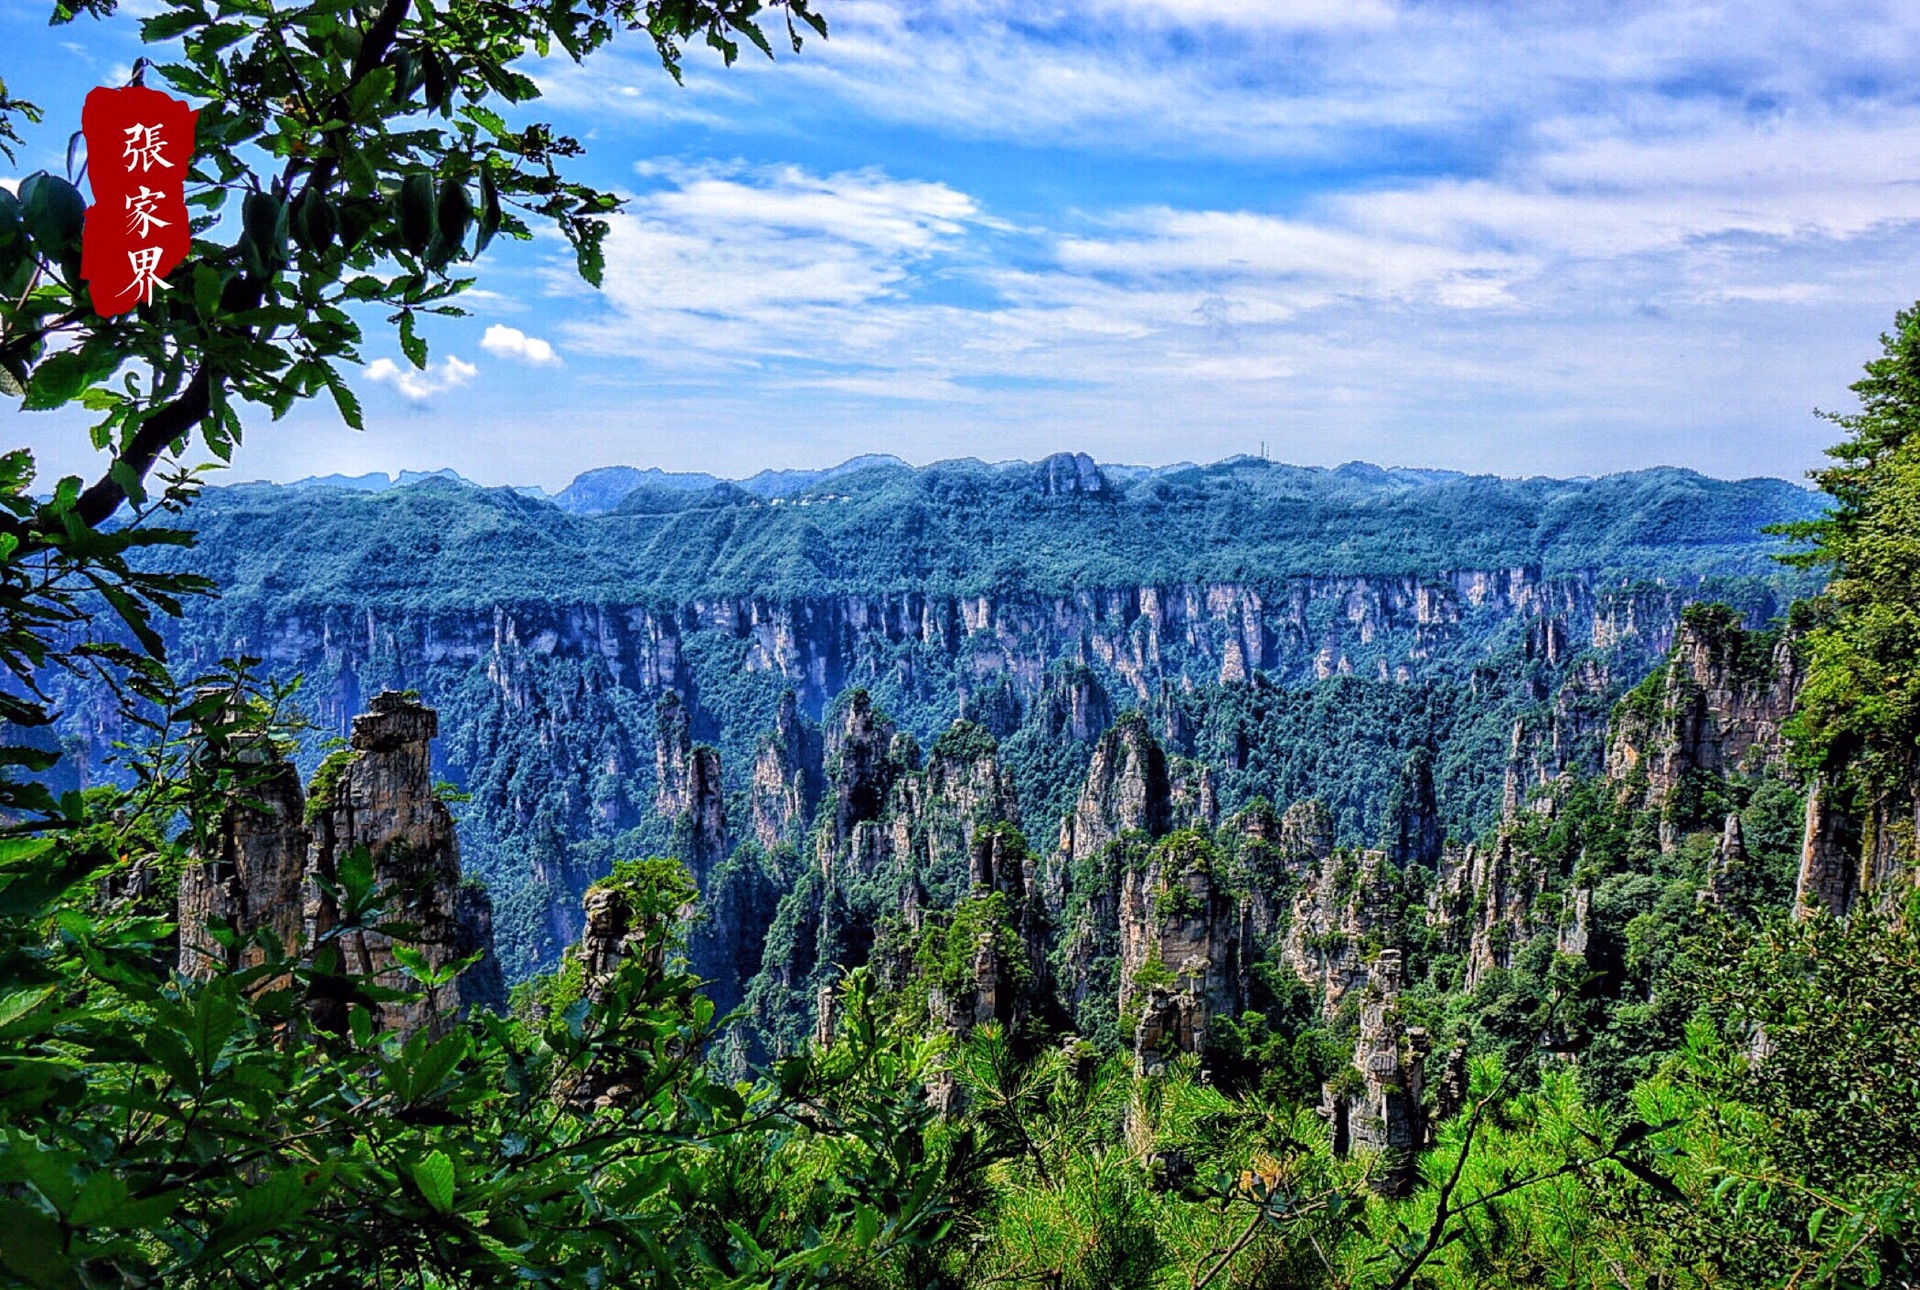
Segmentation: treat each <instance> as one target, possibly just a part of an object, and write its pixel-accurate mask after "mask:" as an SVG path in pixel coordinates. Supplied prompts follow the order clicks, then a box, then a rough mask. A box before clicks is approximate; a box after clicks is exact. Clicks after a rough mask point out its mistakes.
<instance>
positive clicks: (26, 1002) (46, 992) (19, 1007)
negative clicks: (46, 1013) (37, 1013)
mask: <svg viewBox="0 0 1920 1290" xmlns="http://www.w3.org/2000/svg"><path fill="white" fill-rule="evenodd" d="M53 991H54V987H53V986H50V985H49V986H42V987H41V988H39V989H37V990H35V989H27V990H15V991H13V992H12V993H11V994H7V995H4V996H0V1032H4V1031H5V1030H6V1028H7V1027H8V1026H11V1025H12V1024H13V1023H14V1022H16V1021H18V1020H20V1019H21V1018H22V1017H24V1016H26V1015H27V1014H28V1013H30V1012H32V1011H33V1010H34V1009H35V1008H38V1007H39V1006H40V1005H41V1004H43V1003H45V1002H46V1001H47V1000H48V999H49V998H51V997H52V996H53Z"/></svg>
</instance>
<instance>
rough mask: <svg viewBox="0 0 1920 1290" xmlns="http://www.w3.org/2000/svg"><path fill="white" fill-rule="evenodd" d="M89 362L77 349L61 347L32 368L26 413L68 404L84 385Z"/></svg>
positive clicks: (28, 383)
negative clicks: (56, 352) (61, 348)
mask: <svg viewBox="0 0 1920 1290" xmlns="http://www.w3.org/2000/svg"><path fill="white" fill-rule="evenodd" d="M91 372H92V364H90V363H89V362H87V359H86V356H85V355H84V354H82V353H81V351H79V350H77V349H63V350H61V351H60V352H59V353H58V354H53V355H50V356H49V357H48V358H47V359H46V360H45V361H44V362H42V363H41V364H40V365H39V366H37V367H35V368H34V369H33V375H32V376H31V377H29V378H28V380H27V401H26V404H25V407H26V409H27V410H28V411H29V412H41V411H46V410H48V409H50V408H57V407H60V406H62V405H63V404H67V403H71V402H73V400H74V399H76V398H78V397H79V395H80V391H81V390H83V389H85V388H86V387H87V382H88V377H89V376H90V375H91Z"/></svg>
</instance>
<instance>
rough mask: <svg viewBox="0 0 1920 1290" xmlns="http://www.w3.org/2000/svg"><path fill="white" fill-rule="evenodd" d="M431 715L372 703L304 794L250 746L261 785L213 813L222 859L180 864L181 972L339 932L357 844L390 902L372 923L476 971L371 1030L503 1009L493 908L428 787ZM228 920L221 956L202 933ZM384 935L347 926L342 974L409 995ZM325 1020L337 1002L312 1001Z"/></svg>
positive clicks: (335, 1020) (245, 959) (308, 944)
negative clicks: (262, 945)
mask: <svg viewBox="0 0 1920 1290" xmlns="http://www.w3.org/2000/svg"><path fill="white" fill-rule="evenodd" d="M436 731H437V721H436V717H435V714H434V712H433V710H432V709H430V708H427V707H424V706H422V705H421V704H420V703H419V702H418V701H417V700H416V699H414V698H412V697H411V696H408V695H402V694H395V693H383V694H380V695H377V696H375V698H374V699H373V700H372V702H371V703H370V704H369V711H368V712H367V713H365V714H364V715H362V716H359V717H356V718H355V719H354V721H353V737H352V742H351V748H350V750H348V751H344V752H340V753H336V754H334V755H333V756H332V757H330V758H329V759H328V760H327V762H326V763H325V764H324V765H323V766H322V767H321V771H320V773H319V774H318V775H317V776H316V777H315V779H314V783H313V785H312V788H311V793H310V795H309V794H303V793H302V792H301V789H300V784H299V780H298V777H297V776H296V775H295V774H294V771H293V768H292V767H291V766H290V765H287V764H286V763H285V762H283V761H280V760H279V755H278V753H277V752H276V751H274V750H271V749H270V748H267V747H265V746H262V748H261V749H260V761H261V766H262V773H261V776H260V781H259V786H258V787H255V788H250V789H249V790H248V793H247V797H248V800H246V801H243V802H239V803H236V804H235V806H233V807H232V808H230V809H229V810H228V812H227V813H226V816H225V817H224V819H223V825H222V829H221V832H220V843H219V845H220V853H219V854H218V855H216V856H211V857H207V858H206V859H204V860H203V861H202V862H201V863H200V864H198V865H195V866H193V867H191V868H190V869H189V870H188V871H187V872H186V873H185V874H184V875H183V876H182V880H181V887H180V904H179V925H180V945H181V970H182V971H184V972H187V973H189V974H190V975H207V974H209V973H210V972H211V971H212V970H214V968H215V967H216V966H217V965H218V963H219V962H220V961H222V960H226V961H229V962H235V963H239V964H245V963H249V962H257V961H258V959H259V955H260V951H259V950H258V948H257V947H252V946H249V945H247V944H246V938H248V937H251V936H252V935H253V934H254V933H255V932H256V931H260V930H263V929H264V930H267V931H271V932H272V933H273V934H274V935H275V936H276V937H278V938H279V939H280V941H281V943H282V944H283V945H284V946H285V947H286V948H288V949H289V950H296V951H297V952H301V953H311V951H312V947H313V946H315V945H317V944H318V943H319V942H320V940H321V938H322V937H323V936H325V935H326V934H328V933H329V932H332V931H333V930H334V929H335V928H336V927H339V926H340V925H341V921H342V919H341V907H340V904H339V899H338V892H339V891H340V889H341V883H342V865H343V863H345V862H346V861H347V860H348V859H349V858H350V857H352V856H354V855H357V854H358V853H360V852H361V851H363V850H364V852H365V853H366V855H367V856H368V858H369V859H370V861H371V866H372V879H373V882H374V884H375V886H376V888H378V889H379V890H381V891H383V892H384V893H385V894H386V896H387V902H388V903H387V904H386V906H385V907H384V918H383V920H382V921H383V922H388V923H392V924H395V925H398V926H404V927H406V928H408V929H409V931H408V934H407V936H406V941H405V943H406V944H409V945H411V946H413V947H415V948H417V949H418V950H420V951H421V953H422V954H423V956H424V957H425V959H426V961H427V963H428V965H429V966H430V967H432V968H435V969H438V968H442V967H445V966H446V965H447V964H449V963H451V962H453V961H454V960H456V959H458V958H461V957H465V956H466V955H469V954H472V953H476V952H479V953H482V954H483V955H484V958H483V961H482V963H481V964H479V965H477V967H476V968H474V969H469V971H468V972H467V973H465V974H463V975H462V977H461V978H459V979H458V980H456V981H455V982H452V983H449V984H447V985H444V986H440V987H438V988H435V989H433V990H430V991H428V992H426V993H425V994H424V995H423V996H421V997H419V998H417V999H415V1000H413V1001H410V1002H406V1003H394V1004H386V1005H383V1006H382V1014H381V1022H382V1024H383V1025H386V1026H388V1027H390V1028H393V1029H397V1030H400V1031H403V1032H406V1033H412V1032H413V1031H417V1030H423V1029H424V1030H429V1031H435V1032H437V1031H440V1030H444V1029H445V1028H446V1027H447V1026H448V1025H450V1024H451V1023H452V1021H453V1019H454V1017H455V1016H456V1015H457V1014H458V1011H459V1009H460V1007H461V1006H462V1005H463V1004H473V1003H487V1004H494V1003H497V1002H502V1001H503V999H502V996H503V994H504V988H503V986H502V984H501V982H500V976H499V967H498V964H497V963H494V962H491V929H492V907H491V905H490V903H489V902H488V901H487V899H486V894H485V892H484V891H482V890H480V889H478V888H475V887H471V886H468V887H463V886H462V885H461V875H460V850H459V844H458V843H457V841H456V840H455V838H454V829H453V817H452V816H451V815H450V814H449V813H448V812H447V808H446V806H445V804H444V803H442V802H441V800H440V798H439V795H438V794H437V793H436V792H435V791H434V781H433V775H432V764H431V763H432V758H431V753H430V751H429V749H430V745H431V743H432V740H433V738H434V735H435V733H436ZM216 920H218V921H223V922H226V923H228V924H229V925H231V926H232V927H233V928H234V930H235V931H236V932H237V933H238V934H239V937H240V938H241V943H240V944H239V945H238V946H237V947H236V948H235V950H233V951H232V952H231V953H229V952H227V951H223V950H221V949H220V948H219V946H218V944H217V942H215V940H214V938H213V937H212V935H211V933H210V926H211V924H212V923H213V922H214V921H216ZM394 947H395V941H394V940H393V938H392V937H391V936H390V935H389V934H387V933H385V932H380V931H375V930H373V929H372V928H366V927H363V928H357V929H355V930H352V931H350V932H349V933H348V934H347V935H346V936H345V937H344V938H342V941H341V948H342V951H343V954H344V958H345V963H344V967H345V968H346V970H348V971H351V972H357V973H364V974H369V975H372V976H373V977H374V979H375V982H376V984H378V985H380V986H382V987H386V988H390V989H399V990H406V989H411V988H414V983H413V982H412V980H411V978H409V977H408V976H407V975H406V974H405V973H404V972H403V971H401V970H400V968H399V966H398V964H397V962H396V960H395V957H394ZM319 1006H320V1008H321V1009H322V1012H323V1013H325V1014H326V1015H322V1016H321V1017H320V1020H321V1021H322V1023H323V1024H329V1025H337V1024H343V1022H344V1016H341V1015H334V1013H335V1012H336V1011H337V1009H338V1007H339V1005H338V1004H337V1003H327V1002H323V1003H322V1004H320V1005H319Z"/></svg>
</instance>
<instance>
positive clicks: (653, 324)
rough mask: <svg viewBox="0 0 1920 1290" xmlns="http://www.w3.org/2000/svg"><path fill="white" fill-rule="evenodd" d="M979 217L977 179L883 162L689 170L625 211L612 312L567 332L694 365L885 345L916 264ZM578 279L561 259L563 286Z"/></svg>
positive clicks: (612, 255)
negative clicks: (967, 190)
mask: <svg viewBox="0 0 1920 1290" xmlns="http://www.w3.org/2000/svg"><path fill="white" fill-rule="evenodd" d="M979 220H980V213H979V211H978V209H977V208H976V206H975V204H974V202H973V200H972V199H971V198H969V197H968V196H966V195H965V194H964V193H960V192H957V191H955V190H954V189H952V188H949V187H947V186H946V185H944V184H934V183H924V182H917V181H906V180H897V179H892V178H889V177H888V176H885V175H882V174H879V173H876V172H871V171H855V172H847V173H842V174H834V175H826V176H816V175H812V174H809V173H807V172H805V171H803V170H800V169H799V168H797V167H791V166H786V167H777V168H772V169H766V170H757V171H746V170H737V169H733V170H697V171H690V172H684V173H682V174H680V175H679V176H678V179H677V182H674V183H671V184H670V185H669V186H667V187H665V188H662V189H660V190H657V191H655V192H651V193H647V194H644V195H642V196H640V197H637V198H635V199H634V200H633V201H632V202H631V203H630V204H629V206H628V208H627V210H626V212H625V213H623V214H621V215H617V216H615V217H614V218H613V220H612V231H611V232H610V233H609V235H608V238H607V275H606V286H605V288H604V290H603V291H602V292H601V293H600V297H601V300H602V302H603V304H604V305H605V306H606V309H607V312H608V314H609V315H610V316H608V317H604V318H602V319H599V320H596V321H589V322H575V323H573V324H571V325H569V326H568V327H567V332H568V335H569V337H570V338H571V339H572V340H573V341H574V342H575V343H576V344H578V345H580V346H582V347H584V348H587V349H589V350H592V351H594V352H598V353H608V352H615V353H632V352H636V351H644V352H649V353H651V354H653V355H654V356H655V357H656V358H659V359H661V360H663V361H671V362H675V363H687V362H691V363H694V364H695V365H710V364H727V365H737V364H740V363H749V364H757V363H761V362H764V361H766V360H769V359H772V358H776V357H781V356H786V357H795V356H801V357H816V356H818V357H827V355H825V354H823V353H822V350H823V349H831V350H842V349H844V350H847V351H854V350H867V349H872V348H874V347H884V346H885V345H886V344H887V343H888V337H889V335H890V334H891V332H892V330H893V324H892V322H891V321H890V307H891V306H894V305H897V304H899V303H900V302H901V300H902V299H903V293H904V292H905V291H906V290H907V288H909V287H910V286H912V285H915V278H914V275H915V274H916V272H918V271H919V270H921V269H923V268H924V267H925V266H926V265H928V264H929V263H931V262H933V261H934V260H935V259H936V258H937V257H939V256H940V255H941V253H943V252H945V251H949V250H952V249H954V248H957V247H958V246H959V245H960V244H961V243H962V242H963V241H964V237H965V234H966V232H967V231H968V229H969V228H971V227H973V226H974V225H975V224H977V223H978V222H979ZM569 279H570V275H569V274H568V273H566V272H565V271H561V272H559V273H556V274H555V275H554V278H553V285H554V287H555V289H558V290H564V289H567V288H568V283H569Z"/></svg>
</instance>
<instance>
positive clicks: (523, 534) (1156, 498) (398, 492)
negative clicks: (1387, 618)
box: [188, 454, 1821, 611]
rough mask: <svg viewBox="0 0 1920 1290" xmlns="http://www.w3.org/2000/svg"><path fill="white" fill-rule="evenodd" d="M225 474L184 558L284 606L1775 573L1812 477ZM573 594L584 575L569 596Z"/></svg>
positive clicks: (1277, 468) (890, 471) (944, 468)
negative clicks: (593, 482)
mask: <svg viewBox="0 0 1920 1290" xmlns="http://www.w3.org/2000/svg"><path fill="white" fill-rule="evenodd" d="M299 491H300V495H299V496H298V497H291V496H289V495H288V494H287V492H286V490H283V489H280V488H277V487H275V486H272V485H238V486H234V487H231V488H223V489H215V490H209V492H208V493H207V494H206V495H205V496H204V497H203V498H202V499H201V502H200V503H199V504H198V505H196V507H195V509H194V511H193V514H192V517H191V523H192V524H193V526H194V527H195V528H196V529H197V530H198V531H199V532H200V533H202V534H203V537H204V540H203V541H202V543H201V549H200V550H199V551H198V552H196V553H195V554H194V555H192V556H191V557H188V559H189V560H190V562H191V563H192V564H193V566H194V567H195V568H196V569H197V570H198V571H200V572H203V573H207V574H209V575H210V576H213V577H215V578H216V579H218V580H219V582H220V585H221V586H222V587H223V588H224V589H225V594H226V595H227V596H228V597H229V598H236V599H240V600H242V601H245V602H248V603H258V604H259V605H261V606H263V607H265V608H268V609H270V610H273V611H283V610H288V609H294V608H298V607H301V606H302V605H315V604H319V605H326V604H330V603H334V602H336V601H338V600H339V599H341V598H343V597H348V598H351V599H352V600H353V601H355V602H356V603H361V604H365V605H368V606H371V607H375V608H379V609H424V610H457V609H470V608H476V607H491V606H493V605H496V604H503V603H504V604H513V603H526V602H533V603H545V602H552V601H554V600H557V599H560V600H570V601H573V602H576V603H596V602H608V601H611V602H616V603H654V604H660V603H672V604H679V603H685V602H689V601H693V600H697V599H700V598H703V597H712V596H761V597H769V598H791V597H798V596H810V595H818V594H823V593H826V594H875V593H878V594H886V593H893V592H909V591H910V592H917V593H920V594H923V595H931V596H940V595H957V596H967V595H980V594H984V593H989V592H993V591H1002V590H1014V589H1018V590H1024V591H1032V592H1037V593H1043V594H1052V593H1059V592H1067V591H1074V590H1078V589H1083V588H1100V587H1122V586H1140V585H1154V584H1171V583H1209V582H1219V581H1229V582H1253V583H1255V584H1260V585H1269V586H1270V585H1274V584H1277V583H1279V582H1282V581H1284V580H1287V579H1291V578H1298V577H1353V576H1374V575H1397V574H1414V575H1420V576H1426V577H1433V576H1439V575H1442V574H1449V573H1453V572H1456V571H1461V570H1504V569H1514V568H1523V567H1524V568H1532V569H1537V570H1539V572H1540V574H1541V575H1542V576H1546V577H1555V576H1559V575H1562V574H1567V573H1574V572H1583V573H1589V574H1592V575H1594V576H1596V577H1598V578H1601V579H1618V578H1620V577H1627V578H1635V579H1637V578H1650V579H1651V578H1664V579H1667V580H1669V581H1676V580H1680V579H1684V578H1690V577H1702V576H1711V577H1735V576H1756V575H1766V574H1768V573H1769V572H1771V571H1772V569H1771V566H1770V564H1769V561H1768V557H1769V556H1770V555H1771V554H1772V553H1773V552H1774V550H1775V549H1776V544H1775V543H1774V542H1773V541H1771V540H1770V539H1768V538H1766V537H1765V536H1764V535H1762V534H1761V533H1760V531H1759V529H1760V527H1761V526H1762V525H1764V524H1766V523H1769V522H1775V521H1780V520H1791V519H1805V518H1811V517H1812V516H1814V515H1815V514H1817V513H1818V512H1819V511H1820V509H1821V502H1820V500H1819V498H1818V496H1817V495H1815V494H1812V493H1809V492H1808V491H1807V490H1805V489H1802V488H1798V487H1795V486H1794V485H1791V484H1788V483H1786V482H1785V481H1782V480H1777V479H1751V480H1743V481H1738V482H1730V481H1723V480H1714V479H1709V478H1706V477H1704V476H1701V475H1697V474H1694V473H1693V472H1690V471H1683V470H1675V469H1669V468H1660V469H1654V470H1646V471H1638V472H1634V473H1630V474H1624V475H1611V476H1607V477H1605V478H1601V479H1593V480H1551V479H1539V478H1535V479H1523V480H1509V479H1500V478H1496V477H1492V476H1465V475H1453V474H1449V473H1446V472H1427V471H1418V472H1416V471H1387V470H1382V469H1380V468H1378V467H1373V466H1366V465H1363V464H1359V463H1355V464H1352V465H1348V466H1343V467H1340V468H1339V469H1337V470H1321V469H1308V468H1302V467H1291V466H1282V465H1279V464H1276V463H1271V462H1267V461H1263V460H1259V459H1255V458H1235V459H1233V460H1231V461H1228V462H1222V463H1219V464H1217V465H1213V466H1206V467H1192V468H1188V469H1184V470H1178V471H1174V472H1171V473H1167V474H1154V475H1151V476H1148V477H1145V478H1141V479H1137V480H1128V479H1126V478H1125V477H1124V476H1118V475H1116V476H1110V475H1107V474H1106V473H1104V472H1103V471H1101V470H1100V469H1099V468H1097V467H1095V466H1094V463H1093V462H1092V461H1091V460H1090V459H1087V458H1085V457H1084V456H1081V457H1078V458H1075V457H1068V456H1066V455H1065V454H1062V455H1061V456H1060V457H1055V458H1049V459H1048V460H1047V461H1046V462H1042V463H1040V464H1039V465H1037V466H1036V465H1029V464H1025V463H1014V464H1006V465H1000V466H987V465H983V464H981V463H979V462H943V463H939V464H936V465H933V466H928V467H924V468H921V469H917V470H916V469H913V468H910V467H907V466H904V465H874V466H869V467H867V468H865V469H860V470H854V471H850V472H848V473H845V474H834V475H833V476H832V477H831V478H828V479H826V480H824V481H822V482H820V483H817V484H814V485H810V486H809V487H807V488H804V489H802V490H800V491H799V492H797V493H795V494H792V495H790V496H786V497H760V496H757V495H755V494H753V493H750V492H748V491H746V490H745V489H743V488H741V487H738V486H736V485H732V484H727V483H720V484H716V485H715V486H713V487H712V488H708V489H703V490H702V489H684V488H668V487H661V486H649V487H640V488H636V489H632V490H630V491H627V492H626V493H625V494H624V495H623V497H622V500H621V501H620V503H619V505H618V506H617V507H616V508H615V509H613V510H612V511H609V512H606V513H601V514H581V515H572V514H567V513H565V512H562V511H560V510H559V509H558V508H557V507H555V506H553V505H552V504H551V503H549V502H546V501H543V500H540V499H536V498H529V497H523V496H520V495H517V494H515V493H514V492H513V491H512V490H508V489H475V488H471V487H467V486H462V485H459V484H455V483H453V482H452V481H447V480H435V479H428V480H424V481H422V482H420V483H417V484H415V485H412V486H410V487H405V488H395V489H390V490H386V491H382V492H378V493H360V492H354V491H348V490H339V489H324V488H309V489H303V490H299ZM556 588H564V592H560V593H557V592H556Z"/></svg>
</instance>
